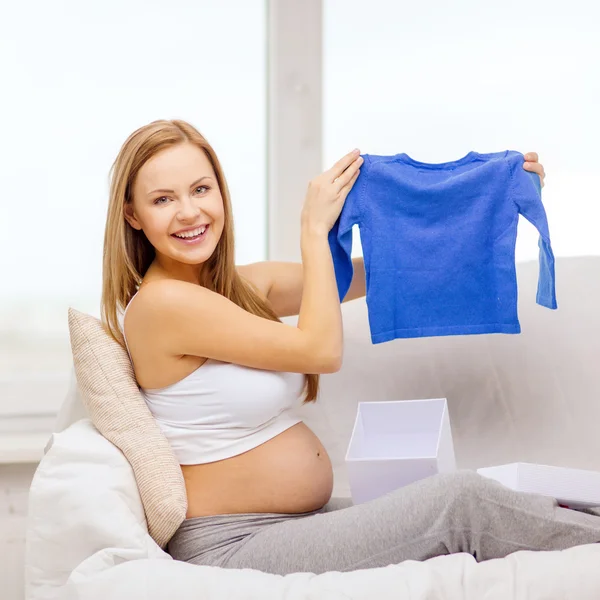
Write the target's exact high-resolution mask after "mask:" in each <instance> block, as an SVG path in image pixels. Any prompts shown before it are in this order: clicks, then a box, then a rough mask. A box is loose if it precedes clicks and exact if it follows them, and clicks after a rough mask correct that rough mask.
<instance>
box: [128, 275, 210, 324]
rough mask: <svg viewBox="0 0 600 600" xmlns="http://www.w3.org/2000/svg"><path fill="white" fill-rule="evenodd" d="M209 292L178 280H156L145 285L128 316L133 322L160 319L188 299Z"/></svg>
mask: <svg viewBox="0 0 600 600" xmlns="http://www.w3.org/2000/svg"><path fill="white" fill-rule="evenodd" d="M202 292H207V290H204V288H201V287H200V286H198V285H194V284H192V283H188V282H186V281H179V280H177V279H155V280H153V281H151V282H148V283H144V284H142V286H141V287H140V289H139V291H138V293H137V294H136V296H135V298H134V299H132V300H131V303H130V306H129V308H128V310H127V315H126V316H128V317H129V316H131V318H130V320H131V321H137V320H138V319H139V318H141V319H143V320H147V319H153V320H154V319H157V320H158V319H160V317H164V316H165V312H166V311H168V310H169V308H170V309H171V310H173V309H175V308H177V307H178V306H180V305H182V304H185V302H186V301H187V300H188V299H191V298H197V296H198V294H201V293H202Z"/></svg>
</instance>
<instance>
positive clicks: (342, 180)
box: [333, 156, 364, 191]
mask: <svg viewBox="0 0 600 600" xmlns="http://www.w3.org/2000/svg"><path fill="white" fill-rule="evenodd" d="M363 162H364V159H363V157H362V156H359V157H358V158H357V159H356V160H355V161H354V162H353V163H352V164H351V165H350V166H349V167H348V168H347V169H346V170H345V171H344V172H343V173H342V174H341V175H340V176H339V177H336V178H335V179H334V180H333V183H335V184H337V189H338V191H339V190H341V189H342V188H343V187H344V186H345V185H346V184H347V183H348V182H349V181H350V180H351V179H352V178H353V177H354V175H355V174H356V172H357V171H358V169H359V168H360V165H362V164H363Z"/></svg>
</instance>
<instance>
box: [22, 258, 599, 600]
mask: <svg viewBox="0 0 600 600" xmlns="http://www.w3.org/2000/svg"><path fill="white" fill-rule="evenodd" d="M537 272H538V266H537V263H535V262H530V263H523V264H520V265H519V266H518V280H519V314H520V320H521V325H522V330H523V332H522V334H520V335H481V336H475V335H474V336H460V337H459V336H454V337H453V336H451V337H440V338H421V339H412V340H396V341H393V342H388V343H385V344H380V345H375V346H373V345H371V343H370V340H369V329H368V322H367V313H366V307H365V302H364V300H358V301H354V302H350V303H348V304H345V305H344V306H343V314H344V327H345V340H346V348H345V358H344V365H343V368H342V370H341V371H340V372H339V373H336V374H334V375H328V376H324V377H323V378H322V388H321V390H322V391H321V396H320V399H319V401H318V402H317V404H316V405H309V406H306V407H303V408H302V415H303V416H304V418H305V421H306V423H307V424H308V425H309V426H310V427H311V428H312V429H313V431H315V433H316V434H317V435H318V436H319V437H320V438H321V440H322V441H323V443H324V445H325V446H326V447H327V449H328V451H329V453H330V456H331V458H332V461H333V463H334V468H335V487H334V495H338V496H345V495H349V488H348V482H347V477H346V472H345V465H344V455H345V451H346V447H347V444H348V441H349V438H350V433H351V429H352V425H353V421H354V417H355V414H356V408H357V403H358V402H359V401H369V400H398V399H405V400H407V399H415V398H438V397H446V398H447V399H448V403H449V409H450V418H451V424H452V430H453V437H454V442H455V451H456V458H457V462H458V465H459V467H462V468H478V467H481V466H490V465H495V464H502V463H507V462H513V461H531V462H538V463H544V464H551V465H558V466H571V467H578V468H587V469H595V470H600V435H599V434H598V429H599V427H600V315H599V311H598V306H599V300H600V257H582V258H565V259H559V260H557V265H556V273H557V297H558V303H559V309H558V311H551V310H548V309H545V308H542V307H540V306H537V305H536V304H535V291H536V286H537ZM290 321H293V319H290ZM82 417H85V412H84V410H83V408H82V406H81V404H80V402H79V399H78V397H77V389H76V382H75V381H73V385H72V389H71V391H70V392H69V395H68V397H67V399H66V400H65V404H64V406H63V409H62V411H61V415H60V419H59V423H58V425H57V428H56V431H57V433H56V434H55V435H54V436H53V438H52V440H51V443H50V444H49V449H48V451H47V453H46V455H45V457H44V459H43V460H42V462H41V464H40V466H39V468H38V470H37V472H36V475H35V477H34V480H33V483H32V488H31V494H30V506H29V511H30V512H29V525H28V530H27V541H26V590H27V598H28V600H42V599H44V600H49V599H52V600H54V599H63V598H64V599H67V598H68V599H71V598H77V599H81V600H105V599H106V598H110V599H111V600H121V599H123V600H136V599H138V598H139V599H142V598H143V599H151V600H159V599H160V600H166V599H167V598H168V599H169V600H171V599H172V600H192V599H201V600H205V599H211V600H212V599H221V598H231V599H246V598H260V599H261V600H264V599H267V598H273V599H278V600H279V599H288V598H289V599H294V600H296V599H298V600H299V599H305V598H306V599H308V598H332V599H333V598H336V599H337V598H361V599H362V598H378V599H381V600H383V599H386V598H390V599H391V598H394V599H399V600H417V599H418V600H421V599H423V600H425V599H436V600H437V599H440V600H441V599H442V598H444V599H445V598H451V599H452V600H460V599H465V600H466V599H469V600H471V599H473V600H475V599H479V598H484V597H485V598H486V599H487V600H496V599H498V600H510V599H514V600H517V599H519V600H525V599H526V600H534V599H540V600H541V599H544V600H548V599H557V600H558V599H567V598H568V599H577V600H587V599H590V600H592V599H593V600H598V599H599V598H600V544H595V545H588V546H580V547H577V548H572V549H569V550H565V551H563V552H518V553H515V554H513V555H511V556H509V557H507V558H505V559H501V560H492V561H488V562H483V563H476V562H475V560H474V559H473V558H472V557H471V556H470V555H466V554H459V555H454V556H443V557H438V558H434V559H431V560H429V561H426V562H423V563H417V562H412V561H407V562H405V563H402V564H400V565H390V566H388V567H385V568H381V569H370V570H363V571H355V572H352V573H337V572H331V573H325V574H322V575H314V574H310V573H297V574H293V575H288V576H286V577H280V576H276V575H270V574H265V573H260V572H258V571H253V570H249V569H245V570H228V569H219V568H215V567H199V566H193V565H189V564H185V563H181V562H177V561H174V560H172V559H171V557H170V556H169V555H167V554H165V553H164V552H163V551H162V550H160V548H159V547H158V546H157V545H156V544H155V543H154V542H153V541H152V539H151V538H150V536H149V535H148V532H147V529H146V525H145V521H144V515H143V509H142V506H141V502H140V499H139V495H138V493H137V488H136V486H135V480H134V479H133V474H132V471H131V468H130V467H129V464H128V463H127V462H126V461H125V459H124V457H123V455H122V454H121V453H120V452H119V451H118V450H117V449H116V448H115V447H114V446H113V445H112V444H110V442H108V441H107V440H106V439H104V438H103V437H102V436H100V434H99V433H97V431H96V430H95V429H94V427H93V426H92V425H91V423H90V422H89V420H86V419H85V418H83V419H82ZM74 422H75V423H74ZM72 423H74V424H73V425H72Z"/></svg>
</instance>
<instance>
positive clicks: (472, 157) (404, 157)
mask: <svg viewBox="0 0 600 600" xmlns="http://www.w3.org/2000/svg"><path fill="white" fill-rule="evenodd" d="M507 154H508V150H505V151H503V152H475V151H471V152H469V153H468V154H466V155H465V156H463V157H462V158H459V159H458V160H451V161H448V162H442V163H427V162H421V161H419V160H415V159H414V158H411V157H410V156H409V155H408V154H406V153H405V152H403V153H401V154H398V155H396V157H397V158H398V159H399V160H401V161H403V162H405V163H407V164H409V165H413V166H415V167H421V168H425V169H447V168H452V167H458V166H460V165H464V164H467V163H470V162H475V161H477V160H489V159H493V158H504V157H505V156H506V155H507Z"/></svg>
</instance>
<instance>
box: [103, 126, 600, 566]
mask: <svg viewBox="0 0 600 600" xmlns="http://www.w3.org/2000/svg"><path fill="white" fill-rule="evenodd" d="M361 163H362V158H361V157H360V155H359V152H358V151H354V152H351V153H350V154H347V155H346V156H344V157H342V158H341V159H340V160H339V161H337V162H336V163H335V165H333V166H332V167H331V168H330V169H328V170H327V171H325V172H324V173H322V174H321V175H319V176H317V177H315V178H314V179H313V180H312V181H310V183H309V184H308V190H307V192H306V197H305V200H304V205H303V209H302V214H301V236H300V240H299V242H300V247H301V253H302V263H301V264H300V263H299V264H290V263H281V262H261V263H255V264H248V265H243V266H236V265H235V264H234V237H233V221H232V210H231V203H230V197H229V191H228V187H227V183H226V180H225V176H224V173H223V169H222V168H221V165H220V163H219V160H218V158H217V156H216V154H215V152H214V150H213V148H212V147H211V146H210V145H209V143H208V142H207V140H206V139H205V138H204V137H203V136H202V135H201V134H200V133H199V132H198V131H197V130H196V129H194V128H193V127H192V126H191V125H189V124H188V123H185V122H183V121H156V122H153V123H150V124H149V125H146V126H144V127H142V128H140V129H138V130H137V131H135V132H133V133H132V134H131V135H130V136H129V138H128V139H127V140H126V141H125V143H124V144H123V146H122V148H121V150H120V152H119V155H118V157H117V159H116V161H115V164H114V166H113V171H112V183H111V190H110V204H109V209H108V217H107V223H106V231H105V241H104V268H103V293H102V317H103V322H104V324H105V326H106V327H107V329H108V330H109V331H110V332H111V334H112V335H113V336H114V337H115V338H116V339H117V340H118V341H119V342H120V343H121V344H123V345H124V347H126V348H127V350H128V352H129V354H130V357H131V360H132V364H133V366H134V372H135V375H136V378H137V381H138V384H139V386H140V388H141V391H142V394H143V396H144V398H145V400H146V402H147V404H148V407H149V409H150V411H151V412H152V414H153V415H154V417H155V419H156V421H157V423H158V424H159V426H160V428H161V430H162V431H163V432H164V434H165V436H166V437H167V439H168V440H169V443H170V445H171V447H172V449H173V451H174V454H175V456H176V457H177V459H178V461H179V463H180V465H181V469H182V472H183V476H184V480H185V485H186V490H187V499H188V513H187V516H186V519H185V521H184V522H183V523H182V525H181V526H180V528H179V529H178V531H177V532H176V533H175V535H174V537H173V538H172V539H171V541H170V543H169V546H168V550H169V552H170V553H171V555H172V556H173V557H174V558H175V559H178V560H183V561H188V562H191V563H194V564H199V565H215V566H220V567H227V568H244V567H248V568H253V569H258V570H262V571H266V572H270V573H278V574H286V573H290V572H298V571H312V572H314V573H322V572H325V571H331V570H338V571H349V570H353V569H361V568H368V567H376V566H385V565H388V564H390V563H398V562H401V561H403V560H406V559H416V560H424V559H426V558H429V557H432V556H436V555H439V554H448V553H453V552H469V553H471V554H473V555H474V556H475V557H476V558H477V559H478V560H486V559H489V558H494V557H502V556H506V555H507V554H509V553H511V552H514V551H516V550H522V549H537V550H554V549H562V548H567V547H569V546H574V545H577V544H584V543H591V542H597V541H600V517H596V516H593V515H591V514H584V513H581V512H575V511H569V510H566V509H563V508H560V507H558V506H557V505H556V503H555V502H554V501H553V500H551V499H548V498H544V497H541V496H535V495H527V494H520V493H516V492H513V491H511V490H509V489H507V488H505V487H503V486H501V485H500V484H498V483H495V482H493V481H490V480H487V479H484V478H482V477H480V476H478V475H477V474H474V473H470V472H458V473H455V474H451V475H443V476H441V475H440V476H435V477H431V478H428V479H426V480H423V481H420V482H418V483H415V484H413V485H410V486H408V487H405V488H402V489H399V490H397V491H395V492H392V493H390V494H387V495H385V496H383V497H381V498H378V499H376V500H373V501H371V502H368V503H365V504H361V505H357V506H352V505H351V501H350V500H341V499H332V498H331V494H332V488H333V473H332V467H331V462H330V459H329V457H328V455H327V452H326V450H325V448H324V447H323V445H322V444H321V442H320V441H319V439H318V438H317V437H316V436H315V434H314V433H313V432H312V431H311V430H310V429H309V428H308V427H307V426H306V425H305V424H304V423H303V422H302V421H301V420H300V419H299V418H297V417H294V416H293V414H292V412H291V409H293V408H294V407H295V406H298V405H299V404H301V403H302V402H313V401H315V399H316V395H317V390H318V382H319V375H320V374H321V373H332V372H334V371H337V370H338V369H339V368H340V366H341V364H342V345H343V344H342V342H343V337H342V319H341V312H340V303H339V297H338V291H337V286H336V280H335V274H334V268H333V263H332V258H331V252H330V248H329V244H328V232H329V230H330V229H331V227H332V226H333V224H334V223H335V221H336V219H337V218H338V216H339V214H340V212H341V210H342V207H343V205H344V201H345V198H346V196H347V195H348V193H349V191H350V189H351V188H352V186H353V185H354V182H355V181H356V179H357V177H358V174H359V172H360V166H361ZM524 168H528V169H530V170H531V171H532V172H536V173H538V174H539V176H540V178H541V179H542V181H543V178H544V171H543V168H542V166H541V164H539V163H538V162H537V155H535V154H531V155H529V161H528V162H527V163H524ZM239 201H240V202H243V199H240V200H239ZM354 273H355V275H354V280H353V281H352V285H351V288H350V291H349V293H348V294H347V296H346V298H345V299H346V300H351V299H353V298H357V297H360V296H364V295H365V274H364V265H363V262H362V259H355V260H354ZM122 310H124V314H123V321H122V324H121V322H120V321H119V316H120V311H122ZM286 315H299V318H298V323H297V326H292V325H287V324H284V323H282V322H281V321H280V320H279V319H280V317H283V316H286Z"/></svg>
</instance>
